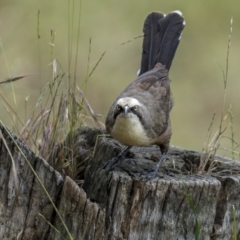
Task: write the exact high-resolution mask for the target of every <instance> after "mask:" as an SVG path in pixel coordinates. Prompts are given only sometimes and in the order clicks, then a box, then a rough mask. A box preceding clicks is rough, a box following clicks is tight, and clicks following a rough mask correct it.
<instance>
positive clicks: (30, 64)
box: [0, 0, 240, 156]
mask: <svg viewBox="0 0 240 240" xmlns="http://www.w3.org/2000/svg"><path fill="white" fill-rule="evenodd" d="M69 3H70V6H72V4H73V1H66V0H65V1H63V0H58V1H56V0H52V1H49V0H48V1H47V0H41V1H40V0H37V1H32V0H24V1H23V0H19V1H13V0H1V1H0V38H1V48H0V80H3V79H5V78H7V77H9V76H15V75H21V74H29V73H36V75H31V76H29V77H26V78H24V79H22V80H19V81H17V82H15V83H14V84H13V86H14V89H15V93H16V97H17V106H16V105H15V104H14V100H13V93H12V88H11V86H10V85H9V84H8V85H1V86H0V92H1V94H2V95H4V96H5V97H6V98H7V99H8V101H9V103H11V104H12V106H13V107H14V108H15V109H16V111H17V113H18V115H19V116H20V117H21V118H22V119H23V121H24V119H25V117H26V118H27V117H28V115H30V113H31V111H32V109H33V106H34V105H35V102H36V100H37V98H38V97H39V94H40V92H41V89H43V87H44V85H45V84H46V83H47V82H48V81H49V80H50V79H51V78H52V67H51V65H50V63H51V61H52V57H53V58H55V59H57V60H58V62H59V64H60V65H61V68H62V70H63V71H64V72H67V71H68V65H69V51H68V43H69V42H71V43H72V44H73V45H72V46H73V56H75V55H74V54H75V53H76V46H77V44H78V46H79V54H78V68H77V83H78V85H79V86H82V84H83V82H84V81H85V80H86V74H87V67H88V55H89V39H90V38H91V52H90V66H89V68H90V69H92V68H93V67H94V65H95V64H96V62H97V61H98V60H99V58H100V57H101V55H102V54H103V53H104V52H105V51H107V53H106V55H105V56H104V57H103V59H102V61H101V62H100V64H99V65H98V67H97V69H96V70H95V72H94V74H93V76H91V77H90V78H89V79H88V83H87V88H86V92H85V93H86V96H87V98H88V101H89V102H90V104H91V106H92V108H93V109H94V111H95V112H96V113H99V114H102V115H103V116H106V114H107V112H108V109H109V107H110V105H111V104H112V102H113V100H114V99H115V98H116V97H117V96H118V94H119V93H120V92H121V91H122V90H123V89H124V88H125V86H126V85H128V84H129V82H131V81H132V80H133V79H135V78H136V72H137V70H138V69H139V65H140V59H141V51H142V50H141V45H142V38H138V39H136V40H134V41H131V42H130V43H128V44H124V45H122V46H120V47H117V46H119V45H121V44H122V43H124V42H126V41H128V40H131V39H133V38H134V37H136V36H139V35H142V27H143V22H144V20H145V17H146V16H147V14H148V13H150V12H151V11H162V12H165V13H168V12H171V11H173V10H181V11H182V12H183V14H184V17H185V20H186V27H185V30H184V34H183V36H182V39H181V43H180V45H179V48H178V51H177V53H176V55H175V59H174V61H173V65H172V67H171V71H170V78H171V80H172V92H173V95H174V99H175V106H174V108H173V110H172V114H171V119H172V125H173V136H172V141H171V144H172V145H177V146H181V147H185V148H188V149H193V150H201V149H202V147H203V145H204V141H205V137H206V134H207V131H208V128H209V125H210V123H211V119H212V116H213V114H214V112H216V119H215V122H214V128H213V129H214V131H215V130H216V129H217V128H218V126H219V120H220V116H221V112H222V102H223V92H224V91H223V89H224V87H223V73H222V70H221V67H222V68H223V69H225V67H226V56H227V46H228V35H229V31H230V19H231V17H232V16H233V34H232V44H231V48H230V55H229V75H228V85H227V98H226V106H225V112H227V110H228V107H229V105H230V104H231V105H232V111H233V114H234V119H233V121H234V138H235V141H236V142H240V141H239V140H240V139H239V138H240V127H239V125H240V124H239V122H240V111H239V101H240V94H239V90H240V79H239V76H240V14H239V9H240V1H237V0H229V1H219V0H211V1H209V0H172V1H169V0H163V1H157V0H150V1H139V0H128V1H126V0H125V1H124V0H121V1H119V0H102V1H99V0H83V1H82V2H81V12H80V10H79V3H80V1H75V2H74V6H73V8H74V21H73V22H74V25H73V28H72V29H73V36H72V38H71V39H69V34H68V31H69V11H68V7H69ZM38 10H40V15H39V20H40V24H39V32H40V39H39V40H38V37H37V29H38V17H37V13H38ZM79 14H80V16H81V27H80V41H79V42H77V30H78V28H77V23H78V17H79ZM71 16H73V13H71ZM70 19H72V18H71V17H70ZM51 29H53V30H54V31H55V32H56V35H55V41H54V50H53V55H52V56H51V48H50V45H49V43H50V41H51V34H50V32H51ZM116 47H117V48H116ZM74 62H75V60H74V59H73V58H72V64H71V71H72V72H71V73H73V68H74ZM219 65H220V66H221V67H219ZM66 81H67V80H66ZM27 96H29V99H28V101H27V104H26V105H27V112H25V108H26V107H25V99H26V97H27ZM0 108H1V110H0V119H1V120H2V121H3V122H4V123H5V124H7V125H8V126H9V127H12V125H13V123H12V122H11V121H10V120H9V115H8V114H7V113H6V108H5V107H4V104H3V103H2V104H1V105H0ZM103 121H104V120H103ZM214 131H213V132H214ZM225 135H226V136H228V137H231V132H230V130H228V131H227V132H226V133H225ZM222 147H224V148H231V141H230V140H229V139H228V138H225V140H223V142H222ZM237 150H238V149H237ZM224 154H226V152H224ZM230 156H231V155H230Z"/></svg>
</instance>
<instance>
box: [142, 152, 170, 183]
mask: <svg viewBox="0 0 240 240" xmlns="http://www.w3.org/2000/svg"><path fill="white" fill-rule="evenodd" d="M166 156H167V153H162V155H161V157H159V160H158V163H157V164H156V166H155V167H154V168H152V169H151V170H150V171H148V172H145V173H143V174H141V177H143V178H146V179H151V178H154V177H156V175H157V173H158V170H159V168H160V166H161V164H162V162H163V160H164V159H165V157H166Z"/></svg>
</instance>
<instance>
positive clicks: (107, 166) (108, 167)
mask: <svg viewBox="0 0 240 240" xmlns="http://www.w3.org/2000/svg"><path fill="white" fill-rule="evenodd" d="M123 159H124V157H123V156H122V155H118V156H117V157H114V158H112V159H110V160H109V161H108V162H107V163H106V164H105V166H104V167H103V169H105V170H106V171H107V172H110V171H112V170H113V168H114V167H115V166H116V165H118V164H119V163H120V162H122V161H123Z"/></svg>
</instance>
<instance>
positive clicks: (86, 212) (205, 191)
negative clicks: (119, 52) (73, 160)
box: [0, 126, 240, 240]
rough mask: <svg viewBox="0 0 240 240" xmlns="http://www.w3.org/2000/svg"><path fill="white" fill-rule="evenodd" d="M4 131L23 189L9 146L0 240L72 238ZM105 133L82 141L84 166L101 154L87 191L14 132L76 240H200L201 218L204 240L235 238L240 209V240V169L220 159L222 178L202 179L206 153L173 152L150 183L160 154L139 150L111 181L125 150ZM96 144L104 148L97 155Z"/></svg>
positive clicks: (87, 133)
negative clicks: (114, 162)
mask: <svg viewBox="0 0 240 240" xmlns="http://www.w3.org/2000/svg"><path fill="white" fill-rule="evenodd" d="M0 129H1V131H2V133H3V137H4V138H5V140H6V142H7V144H8V147H9V148H10V150H11V154H12V156H13V158H14V162H15V167H16V171H17V176H18V186H19V192H18V193H17V192H16V189H15V186H14V176H13V171H12V163H11V160H10V157H9V154H8V152H7V150H6V147H5V146H4V144H3V141H1V155H0V169H1V170H0V171H1V174H0V183H1V184H0V239H4V240H5V239H17V237H18V239H34V240H35V239H63V238H64V239H68V237H67V234H66V232H65V230H64V229H63V226H62V224H61V222H60V220H59V218H58V217H57V215H56V213H55V211H54V209H53V207H52V205H51V203H50V201H49V199H48V198H47V196H46V194H45V193H44V192H43V190H42V188H41V186H40V185H39V183H38V181H37V179H36V178H35V176H34V175H33V173H32V172H31V170H30V168H29V166H28V165H27V163H26V161H25V159H24V158H23V156H22V155H21V154H20V152H19V149H18V148H17V147H16V145H15V143H14V142H13V141H12V139H11V138H10V137H9V136H8V134H7V133H6V131H5V130H4V128H3V127H2V126H0ZM99 134H100V132H99V131H98V130H93V129H89V128H83V129H81V130H79V131H76V134H75V136H74V139H75V146H74V154H76V155H78V156H80V157H79V158H78V161H81V160H82V159H83V158H86V157H90V156H92V154H93V155H94V156H93V158H92V159H91V160H90V166H89V167H88V168H87V171H86V173H85V181H84V185H83V188H81V187H79V186H78V185H77V184H76V183H75V182H74V181H73V180H71V179H70V178H69V177H66V178H63V177H62V176H61V175H60V174H59V173H58V172H56V171H55V170H54V169H53V168H52V167H50V166H49V165H48V163H47V162H46V161H44V160H43V159H41V158H38V157H36V156H35V155H34V154H33V153H32V152H31V150H29V149H28V147H27V146H25V145H24V144H23V143H22V142H21V141H20V140H19V139H18V138H17V137H16V136H15V135H14V134H13V133H11V136H13V138H14V139H15V141H16V143H17V144H18V145H19V147H20V148H21V149H22V151H23V152H24V154H25V156H26V157H27V159H28V160H29V161H30V163H31V165H32V166H33V167H34V169H35V171H36V173H37V174H38V176H39V177H40V179H41V180H42V182H43V183H44V185H45V187H46V188H47V190H48V192H49V194H50V195H51V197H52V199H53V201H54V203H55V204H56V206H57V208H58V210H59V212H60V214H61V216H62V217H63V219H64V222H65V224H66V225H67V227H68V229H69V231H70V233H71V235H72V237H73V239H74V240H75V239H93V240H94V239H109V240H110V239H129V240H131V239H134V240H135V239H149V240H152V239H178V240H180V239H195V232H196V225H195V222H196V219H197V221H198V223H199V228H200V239H204V240H205V239H211V240H213V239H218V240H220V239H232V236H233V206H234V207H235V211H236V218H237V221H236V228H237V233H238V239H240V234H239V232H240V221H239V217H240V216H239V215H240V201H239V194H240V183H239V181H240V175H239V174H238V172H239V170H240V165H239V163H237V162H233V161H229V160H227V159H223V158H220V157H216V162H217V165H218V167H217V168H218V171H216V172H214V173H209V174H205V175H197V174H195V173H194V172H195V170H194V169H195V168H196V166H197V165H198V164H199V159H200V153H198V152H194V151H188V150H184V149H180V148H175V147H172V148H171V149H170V153H169V157H168V159H167V160H166V161H165V162H164V164H163V167H162V168H161V170H160V171H159V173H158V177H157V178H154V179H152V180H150V181H146V180H143V179H141V178H140V174H141V172H142V171H144V170H148V169H150V168H151V167H152V166H154V164H155V162H154V161H155V160H156V159H157V157H158V154H159V149H158V148H156V147H150V148H133V149H132V150H131V151H130V153H129V154H128V155H127V158H130V159H135V160H136V161H135V162H134V161H125V162H123V163H121V164H120V165H119V166H118V167H116V168H115V169H114V171H113V172H110V173H109V174H107V173H106V172H105V171H104V170H102V167H103V166H104V164H105V163H106V162H107V161H108V160H109V159H111V158H112V157H114V156H116V155H117V154H118V153H119V152H120V151H121V148H122V146H121V145H120V144H119V143H117V142H116V141H114V140H112V139H107V138H105V137H97V136H98V135H99ZM96 139H97V141H98V144H97V145H96V148H93V147H94V143H95V140H96ZM79 153H83V154H82V155H81V154H79ZM66 155H67V153H66ZM190 202H192V206H191V204H190ZM39 214H41V215H43V216H44V218H45V219H43V218H42V217H41V216H40V215H39ZM47 221H48V222H49V223H51V224H53V225H54V226H55V227H56V229H58V230H59V232H60V234H61V235H62V237H63V238H62V237H61V236H60V235H59V234H58V233H57V232H56V231H55V230H54V229H53V228H51V227H50V225H49V224H48V223H47Z"/></svg>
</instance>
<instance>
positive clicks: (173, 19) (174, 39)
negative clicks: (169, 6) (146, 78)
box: [139, 11, 185, 75]
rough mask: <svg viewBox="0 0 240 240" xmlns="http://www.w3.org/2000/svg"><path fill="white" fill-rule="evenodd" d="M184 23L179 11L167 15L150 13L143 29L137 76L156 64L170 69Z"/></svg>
mask: <svg viewBox="0 0 240 240" xmlns="http://www.w3.org/2000/svg"><path fill="white" fill-rule="evenodd" d="M184 26H185V21H184V18H183V16H182V13H181V12H180V11H174V12H171V13H169V14H168V15H164V14H162V13H159V12H152V13H150V14H149V15H148V16H147V18H146V20H145V22H144V27H143V33H144V39H143V50H142V51H143V52H142V61H141V68H140V73H139V75H141V74H143V73H145V72H147V71H149V70H151V69H153V68H154V66H155V65H156V64H157V63H161V64H162V65H165V67H166V69H168V70H169V69H170V67H171V64H172V60H173V57H174V55H175V52H176V50H177V47H178V44H179V41H180V39H181V35H182V31H183V28H184Z"/></svg>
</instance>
